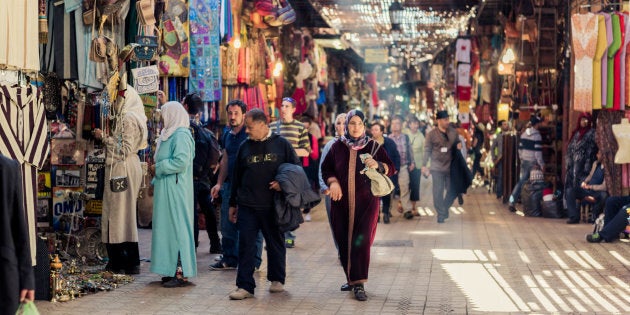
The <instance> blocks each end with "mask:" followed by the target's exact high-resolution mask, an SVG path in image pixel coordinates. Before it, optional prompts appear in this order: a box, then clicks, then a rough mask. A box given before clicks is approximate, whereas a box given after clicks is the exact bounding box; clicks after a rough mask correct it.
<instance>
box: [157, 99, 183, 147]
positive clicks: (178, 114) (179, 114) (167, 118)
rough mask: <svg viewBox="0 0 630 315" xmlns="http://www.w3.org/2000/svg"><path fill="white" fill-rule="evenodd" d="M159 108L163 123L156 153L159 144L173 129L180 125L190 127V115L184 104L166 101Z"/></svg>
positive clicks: (166, 138) (180, 126)
mask: <svg viewBox="0 0 630 315" xmlns="http://www.w3.org/2000/svg"><path fill="white" fill-rule="evenodd" d="M160 110H161V116H162V120H163V121H164V125H163V126H162V131H161V132H160V137H159V138H158V139H157V147H156V149H155V154H157V152H158V151H159V150H160V144H161V143H162V141H166V140H168V138H169V137H170V136H171V135H172V134H173V133H174V132H175V130H177V129H178V128H182V127H184V128H188V127H190V117H189V116H188V112H186V110H185V109H184V106H182V104H180V103H179V102H173V101H171V102H166V104H164V105H162V108H161V109H160Z"/></svg>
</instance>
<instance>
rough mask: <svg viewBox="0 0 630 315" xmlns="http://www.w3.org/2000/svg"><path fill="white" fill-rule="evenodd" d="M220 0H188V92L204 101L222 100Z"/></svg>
mask: <svg viewBox="0 0 630 315" xmlns="http://www.w3.org/2000/svg"><path fill="white" fill-rule="evenodd" d="M219 1H220V0H209V1H207V0H191V1H190V14H189V17H190V57H191V62H190V80H189V82H188V83H189V87H188V89H189V92H191V93H192V92H198V93H199V96H200V97H201V99H202V100H203V101H205V102H211V101H218V100H220V99H221V64H220V47H221V46H220V44H221V43H220V38H219V36H220V35H219V31H218V28H219Z"/></svg>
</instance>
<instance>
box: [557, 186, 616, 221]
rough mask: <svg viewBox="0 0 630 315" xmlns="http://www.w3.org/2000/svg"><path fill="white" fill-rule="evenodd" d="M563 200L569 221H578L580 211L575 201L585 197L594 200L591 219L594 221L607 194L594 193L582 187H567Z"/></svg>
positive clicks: (601, 192)
mask: <svg viewBox="0 0 630 315" xmlns="http://www.w3.org/2000/svg"><path fill="white" fill-rule="evenodd" d="M565 194H566V195H565V200H566V202H567V214H568V216H569V219H570V220H574V221H578V220H580V209H579V205H578V204H577V200H576V199H582V198H584V197H586V196H592V197H594V198H595V204H594V205H593V219H596V218H597V216H599V214H600V213H602V208H603V207H604V202H605V201H606V197H608V193H607V192H605V191H595V190H590V189H584V188H582V187H568V188H567V189H566V191H565Z"/></svg>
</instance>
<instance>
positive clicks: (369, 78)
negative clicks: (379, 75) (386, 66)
mask: <svg viewBox="0 0 630 315" xmlns="http://www.w3.org/2000/svg"><path fill="white" fill-rule="evenodd" d="M365 81H366V82H367V84H368V85H369V86H370V88H371V89H372V106H374V107H378V101H379V99H378V84H377V83H376V73H374V72H371V73H368V74H367V75H366V76H365Z"/></svg>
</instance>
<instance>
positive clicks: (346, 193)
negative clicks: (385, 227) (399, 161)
mask: <svg viewBox="0 0 630 315" xmlns="http://www.w3.org/2000/svg"><path fill="white" fill-rule="evenodd" d="M364 120H365V116H364V115H363V113H362V112H361V111H359V110H351V111H350V112H348V114H347V116H346V133H345V134H344V136H342V137H341V138H340V140H338V141H337V142H335V143H333V144H332V147H331V149H330V151H329V152H328V154H327V155H326V158H325V159H324V162H323V163H322V178H323V179H324V181H326V183H327V184H328V187H329V195H330V198H331V200H332V201H331V211H330V212H331V222H332V227H333V235H334V238H335V242H336V243H337V245H338V246H339V250H338V254H339V259H340V261H341V265H342V267H343V270H344V272H345V274H346V280H347V283H346V284H344V285H342V286H341V291H351V290H352V291H353V292H354V296H355V298H356V299H357V300H359V301H365V300H367V295H366V293H365V287H364V284H365V283H366V282H367V280H368V271H369V267H370V250H371V247H372V243H373V241H374V236H375V234H376V221H377V219H378V212H379V204H380V200H379V198H378V197H375V196H374V195H373V194H372V191H371V188H370V187H371V186H370V185H371V184H370V179H369V178H368V177H367V176H366V175H364V174H362V173H361V170H363V169H364V168H365V167H369V168H373V169H377V170H378V172H380V173H382V174H385V175H387V176H390V175H392V174H393V173H394V164H393V163H392V161H391V160H390V159H389V157H388V156H387V153H386V152H385V149H383V148H380V147H379V148H378V150H376V152H374V155H373V156H371V157H370V158H368V159H366V160H365V162H364V163H365V164H364V163H362V162H361V159H360V155H362V154H366V153H367V154H370V153H372V152H373V151H374V150H375V149H376V148H377V147H378V144H377V143H376V142H375V141H372V140H370V139H369V138H368V137H367V135H366V134H365V123H364Z"/></svg>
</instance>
